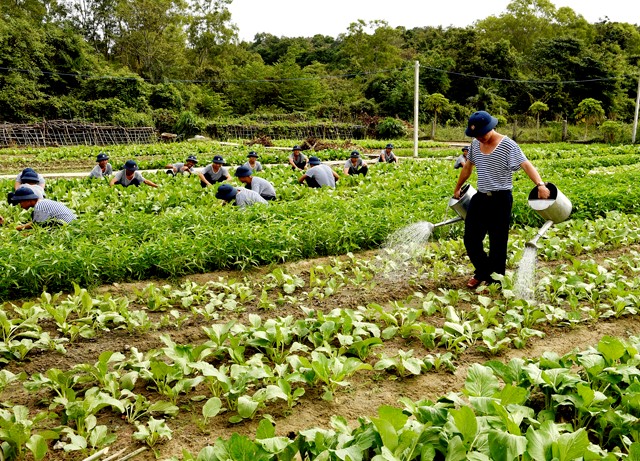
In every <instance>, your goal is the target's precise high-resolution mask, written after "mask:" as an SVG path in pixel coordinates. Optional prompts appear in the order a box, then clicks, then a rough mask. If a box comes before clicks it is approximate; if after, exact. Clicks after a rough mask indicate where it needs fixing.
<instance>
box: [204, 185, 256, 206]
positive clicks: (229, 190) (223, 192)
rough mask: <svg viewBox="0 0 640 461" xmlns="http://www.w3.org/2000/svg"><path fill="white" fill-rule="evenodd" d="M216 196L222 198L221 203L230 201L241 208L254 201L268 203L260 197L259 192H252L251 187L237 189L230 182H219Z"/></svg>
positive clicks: (254, 202) (252, 203)
mask: <svg viewBox="0 0 640 461" xmlns="http://www.w3.org/2000/svg"><path fill="white" fill-rule="evenodd" d="M216 198H218V199H220V200H223V201H224V203H223V205H226V204H228V203H230V204H232V205H235V206H238V207H241V208H244V207H246V206H251V205H254V204H256V203H264V204H267V203H268V202H267V201H266V200H265V199H263V198H262V197H260V194H258V193H257V192H254V191H252V190H251V189H238V188H237V187H234V186H232V185H231V184H221V185H220V187H218V190H217V191H216Z"/></svg>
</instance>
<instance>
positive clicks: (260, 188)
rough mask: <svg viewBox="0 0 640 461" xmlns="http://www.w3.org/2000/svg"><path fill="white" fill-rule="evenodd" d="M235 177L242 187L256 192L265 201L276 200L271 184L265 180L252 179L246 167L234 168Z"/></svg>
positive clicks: (249, 169)
mask: <svg viewBox="0 0 640 461" xmlns="http://www.w3.org/2000/svg"><path fill="white" fill-rule="evenodd" d="M235 176H236V178H238V180H239V181H240V182H241V183H243V184H244V187H246V188H247V189H251V190H252V191H254V192H257V193H258V195H260V197H262V198H263V199H265V200H267V201H269V200H275V199H276V190H275V188H274V187H273V184H271V183H270V182H269V181H267V180H266V179H263V178H259V177H254V176H253V175H252V172H251V168H249V167H248V166H246V165H242V166H239V167H238V168H236V173H235Z"/></svg>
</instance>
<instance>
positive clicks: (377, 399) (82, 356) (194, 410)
mask: <svg viewBox="0 0 640 461" xmlns="http://www.w3.org/2000/svg"><path fill="white" fill-rule="evenodd" d="M626 251H628V249H626V248H625V249H623V250H622V249H621V250H615V251H609V252H601V253H598V254H597V255H595V257H596V259H597V260H599V261H604V260H605V259H607V258H615V257H616V256H617V255H618V254H621V253H623V252H626ZM373 255H374V252H366V253H360V254H359V255H358V257H359V258H360V259H367V258H370V257H373ZM328 259H329V258H324V259H318V260H307V261H301V262H296V263H291V264H287V265H284V266H283V269H284V270H285V272H286V273H288V274H298V275H299V276H302V277H305V278H307V279H308V273H309V268H310V267H314V266H316V265H318V264H323V263H324V262H327V260H328ZM543 264H544V263H543ZM272 269H273V267H271V268H260V269H254V270H252V271H248V272H229V271H227V272H215V273H210V274H201V275H196V276H190V277H189V279H190V280H193V281H195V282H197V283H205V282H207V281H209V280H218V279H219V277H225V278H227V279H229V278H235V279H236V280H243V279H244V278H245V277H246V278H249V279H261V277H262V276H263V275H264V274H265V273H268V272H269V271H271V270H272ZM465 282H466V280H465V279H462V278H459V279H455V280H449V281H448V282H447V284H446V285H447V287H452V288H463V287H464V284H465ZM148 283H149V281H147V282H144V283H126V284H125V283H123V284H114V285H110V286H103V287H101V288H99V289H98V290H97V291H98V292H101V293H105V292H109V293H112V294H113V295H124V294H127V295H129V296H130V295H131V293H132V292H133V289H134V288H138V289H141V288H142V287H144V286H146V285H147V284H148ZM155 283H156V284H157V285H158V284H164V282H163V281H156V282H155ZM443 286H444V284H442V283H440V284H434V283H429V284H427V285H425V286H422V287H419V289H420V290H421V291H423V292H427V291H429V290H437V288H439V287H443ZM415 291H417V288H416V287H415V286H409V285H408V284H407V283H406V282H397V281H394V282H389V281H379V283H378V284H377V285H376V286H375V287H374V288H373V289H371V290H369V291H365V290H363V289H354V288H353V287H349V289H343V290H341V291H340V292H339V293H338V294H336V295H334V296H331V297H329V298H327V299H326V300H323V301H315V302H314V303H307V304H305V305H306V306H307V307H312V308H314V309H317V310H324V311H329V310H330V309H333V308H335V307H341V308H356V307H357V306H359V305H366V304H368V303H370V302H376V303H378V304H384V303H387V302H390V301H394V300H402V299H406V297H407V296H409V295H411V294H412V293H413V292H415ZM250 312H254V313H259V314H260V315H261V316H263V317H265V316H268V315H270V314H271V315H273V316H279V317H280V316H286V315H295V316H299V315H300V309H299V308H298V307H297V306H285V307H283V308H279V309H278V310H276V311H273V312H271V313H269V312H265V311H262V310H258V309H257V308H250V309H247V312H243V313H239V314H233V315H231V316H229V318H226V319H220V320H219V322H225V321H227V320H229V319H230V318H233V317H237V318H239V319H240V320H241V319H243V318H244V317H246V315H247V314H248V313H250ZM150 315H152V316H154V320H157V318H158V316H159V315H162V314H156V313H150ZM203 325H206V323H205V322H204V321H201V320H200V321H198V320H194V319H190V320H188V321H187V322H186V323H185V324H183V325H182V327H181V328H180V329H179V330H177V329H175V328H168V329H165V330H163V331H159V332H152V333H149V334H145V335H135V336H133V335H130V334H129V333H127V332H125V331H120V330H116V331H111V332H106V333H103V334H101V335H99V336H98V337H97V338H96V339H94V340H81V341H78V342H76V343H74V344H71V345H68V346H67V351H68V353H67V354H66V355H63V356H61V355H58V354H55V353H41V354H37V355H33V356H30V359H29V360H28V361H27V362H24V363H12V364H10V365H9V366H7V368H8V369H10V370H11V371H13V372H19V371H25V372H26V373H28V374H29V375H31V374H33V373H37V372H40V373H43V372H45V371H47V370H48V369H50V368H54V367H55V368H59V369H63V370H64V369H68V368H70V367H72V366H73V365H75V364H78V363H90V364H93V363H95V362H96V361H97V359H98V355H99V354H100V353H101V352H103V351H105V350H113V351H120V352H122V353H127V351H129V349H130V348H131V347H132V346H135V347H137V348H138V349H139V350H141V351H146V350H149V349H152V348H158V347H162V343H161V341H160V340H159V336H160V334H162V333H164V334H169V335H170V336H171V337H172V339H173V340H174V341H175V342H177V343H183V344H194V343H198V342H201V341H204V340H205V339H206V337H205V335H204V332H203V331H202V326H203ZM639 332H640V320H638V319H635V318H623V319H619V320H616V319H611V320H605V321H602V320H601V321H599V322H598V323H597V324H594V325H580V326H576V327H574V328H567V327H564V328H559V327H546V328H545V333H546V337H545V338H544V339H532V340H530V342H529V344H528V347H527V348H526V349H522V350H517V349H510V350H508V351H506V352H505V353H504V354H503V355H501V356H500V357H498V358H497V359H499V360H503V361H508V360H510V359H511V358H514V357H539V356H541V355H542V354H543V353H544V352H557V353H558V354H565V353H567V352H570V351H571V350H573V349H574V348H576V347H579V348H585V347H588V346H590V345H594V344H596V343H597V342H598V341H599V340H600V338H602V337H603V336H604V335H613V336H620V337H628V336H630V335H633V334H638V333H639ZM398 347H402V348H403V349H405V350H408V349H414V351H415V352H416V355H417V356H422V355H425V351H424V348H423V347H422V345H421V344H420V343H419V342H416V343H406V342H404V343H402V344H398ZM488 359H489V358H488V357H487V356H485V355H483V354H482V353H480V352H479V351H477V350H476V349H475V348H470V349H469V350H468V351H467V352H464V353H463V354H461V355H460V356H459V357H458V359H457V360H456V365H457V370H456V371H455V373H453V374H450V373H442V372H441V373H437V372H432V373H426V374H423V375H420V376H417V377H411V378H402V379H401V378H397V377H395V376H394V375H391V374H388V373H381V372H375V371H370V372H361V373H359V374H357V375H356V376H354V377H352V378H351V379H350V382H351V385H350V386H349V387H348V388H346V389H343V390H341V391H340V393H339V394H338V396H337V398H336V399H335V401H333V402H326V401H324V400H322V399H321V395H322V390H321V389H308V390H307V393H306V394H305V395H304V396H303V397H302V398H301V400H300V401H299V403H298V404H297V405H296V406H294V407H293V408H292V409H288V408H287V407H286V405H285V406H278V405H273V404H270V405H269V406H268V407H267V410H268V413H269V414H270V415H271V416H272V417H273V418H274V420H275V421H276V432H277V434H278V435H283V436H286V435H289V434H291V433H295V432H297V431H299V430H303V429H307V428H311V427H328V426H329V421H330V418H331V417H332V415H341V416H344V417H345V418H347V420H348V421H350V423H351V424H352V426H354V425H355V424H357V422H356V421H357V418H358V417H360V416H372V415H375V412H376V409H377V408H378V407H379V406H381V405H385V404H386V405H395V406H399V405H400V404H399V403H398V399H399V398H400V397H408V398H410V399H412V400H420V399H432V400H433V399H437V398H438V397H440V396H443V395H445V394H447V393H449V392H455V391H459V390H460V389H461V388H462V386H463V385H464V381H465V377H466V369H467V367H468V366H470V365H471V364H473V363H483V362H484V361H486V360H488ZM197 393H198V392H196V393H195V394H197ZM202 394H206V392H205V391H203V392H202ZM192 395H194V394H192ZM42 397H43V395H37V396H34V395H29V394H28V393H27V392H26V391H24V390H22V387H21V386H13V387H12V388H11V389H9V390H7V391H5V392H4V395H3V400H4V401H5V402H7V401H10V402H11V403H13V404H22V405H27V406H29V407H30V408H31V409H32V410H33V411H37V410H42V409H44V407H43V403H42V402H41V401H40V400H39V399H40V398H42ZM180 407H181V411H180V412H179V414H178V416H177V417H176V418H171V419H169V420H168V421H167V424H168V425H169V426H170V427H171V429H172V430H173V439H172V440H171V441H169V442H166V443H163V444H161V445H159V446H158V447H157V449H158V451H159V453H160V458H161V459H167V458H169V457H171V456H178V457H179V458H181V452H182V450H183V449H187V450H189V451H191V452H192V453H194V454H197V453H198V452H199V450H200V449H201V448H202V447H204V446H205V445H208V444H213V443H214V442H215V440H216V439H217V438H218V437H222V438H228V437H229V436H230V435H231V434H232V433H233V432H238V433H240V434H245V435H248V436H250V437H253V436H254V435H255V431H256V428H257V424H258V422H259V420H260V419H261V418H260V416H258V417H256V418H255V419H254V420H252V421H248V422H243V423H241V424H239V425H233V424H231V423H228V422H227V417H228V416H227V415H225V414H222V415H221V416H218V417H216V418H213V419H212V420H211V421H210V422H209V424H208V425H207V427H204V428H203V427H202V426H201V425H200V424H197V423H196V421H198V420H199V419H200V418H199V417H198V416H199V415H200V414H201V413H200V412H201V408H202V402H194V401H190V400H188V399H186V398H183V399H182V400H181V401H180ZM103 413H104V412H103ZM100 423H101V424H108V425H109V426H110V428H111V429H112V430H114V431H115V432H116V433H117V434H118V440H117V441H116V443H115V444H114V446H112V447H111V453H114V452H116V451H117V450H120V449H122V448H128V452H130V451H133V450H134V449H136V448H138V447H140V446H142V445H138V444H136V443H135V442H133V441H132V439H131V437H130V435H131V434H132V433H133V432H134V431H135V428H134V427H133V426H132V425H129V424H127V423H126V422H124V421H122V420H121V419H120V418H118V417H117V416H115V415H113V414H111V415H107V416H103V417H102V418H101V420H100ZM49 459H76V458H73V457H72V456H71V455H70V454H67V453H64V452H63V451H62V450H60V451H53V452H51V453H50V457H49ZM77 459H80V458H79V457H78V458H77ZM153 459H155V456H154V454H153V453H152V451H151V450H147V451H146V452H144V453H143V454H140V455H139V456H137V457H136V460H149V461H150V460H153Z"/></svg>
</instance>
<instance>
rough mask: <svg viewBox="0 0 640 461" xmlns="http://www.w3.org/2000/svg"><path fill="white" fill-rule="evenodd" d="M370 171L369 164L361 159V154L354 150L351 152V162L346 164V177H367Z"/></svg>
mask: <svg viewBox="0 0 640 461" xmlns="http://www.w3.org/2000/svg"><path fill="white" fill-rule="evenodd" d="M368 169H369V167H368V166H367V164H366V163H365V162H364V161H363V160H362V159H361V158H360V152H358V151H357V150H354V151H353V152H351V155H350V156H349V160H347V161H346V162H345V164H344V168H343V172H344V174H346V175H358V174H361V175H362V176H366V175H367V171H368Z"/></svg>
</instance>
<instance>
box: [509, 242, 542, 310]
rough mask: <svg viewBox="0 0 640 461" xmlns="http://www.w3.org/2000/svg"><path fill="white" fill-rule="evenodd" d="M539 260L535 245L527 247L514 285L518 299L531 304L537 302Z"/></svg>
mask: <svg viewBox="0 0 640 461" xmlns="http://www.w3.org/2000/svg"><path fill="white" fill-rule="evenodd" d="M537 259H538V249H537V248H536V247H535V246H534V245H532V246H525V248H524V253H523V255H522V259H521V260H520V265H519V266H518V272H516V278H515V283H514V291H515V295H516V297H517V298H519V299H524V300H525V301H528V302H530V303H533V302H535V300H536V296H535V281H536V262H537Z"/></svg>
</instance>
